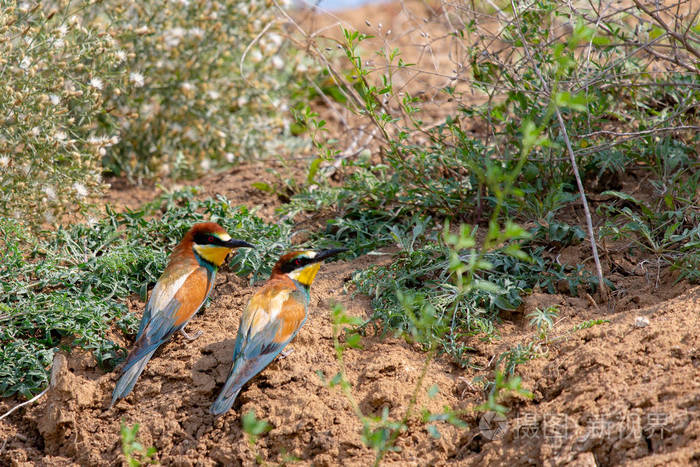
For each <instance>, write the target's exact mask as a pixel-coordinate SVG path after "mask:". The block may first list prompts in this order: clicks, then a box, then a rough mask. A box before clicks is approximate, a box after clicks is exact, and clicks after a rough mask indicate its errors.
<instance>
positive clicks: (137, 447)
mask: <svg viewBox="0 0 700 467" xmlns="http://www.w3.org/2000/svg"><path fill="white" fill-rule="evenodd" d="M120 435H121V441H122V454H124V459H125V460H126V464H127V465H128V466H129V467H140V466H141V465H144V464H156V463H157V462H158V461H157V459H155V455H156V453H157V450H156V448H155V447H153V446H151V447H150V448H145V447H144V446H143V445H142V444H141V442H139V436H138V435H139V424H138V423H134V425H133V426H132V427H131V428H129V427H128V426H127V425H126V424H125V423H124V421H123V420H122V422H121V428H120Z"/></svg>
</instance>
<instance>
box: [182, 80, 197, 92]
mask: <svg viewBox="0 0 700 467" xmlns="http://www.w3.org/2000/svg"><path fill="white" fill-rule="evenodd" d="M195 89H196V88H195V87H194V84H192V83H190V82H189V81H185V82H184V83H182V90H183V91H185V92H194V91H195Z"/></svg>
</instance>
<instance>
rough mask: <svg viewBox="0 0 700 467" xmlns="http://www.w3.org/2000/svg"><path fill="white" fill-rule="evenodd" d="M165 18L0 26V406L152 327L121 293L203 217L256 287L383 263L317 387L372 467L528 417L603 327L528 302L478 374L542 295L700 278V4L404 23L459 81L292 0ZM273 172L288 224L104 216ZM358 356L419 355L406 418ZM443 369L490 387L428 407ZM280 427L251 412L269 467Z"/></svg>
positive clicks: (156, 13)
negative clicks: (329, 257) (363, 391)
mask: <svg viewBox="0 0 700 467" xmlns="http://www.w3.org/2000/svg"><path fill="white" fill-rule="evenodd" d="M166 3H167V5H166V6H163V5H162V3H161V2H155V1H145V2H141V3H134V2H131V3H123V2H118V1H113V0H106V1H101V2H88V1H83V0H78V1H75V2H58V3H57V4H56V6H55V7H54V6H52V7H51V8H48V9H45V8H39V6H31V5H29V4H28V3H25V2H21V3H19V4H15V2H10V3H8V2H5V3H3V4H2V5H1V6H0V8H1V10H0V77H3V78H4V81H3V82H4V83H5V84H3V85H0V90H1V92H0V110H1V111H2V112H3V115H4V117H3V118H4V120H3V121H4V122H5V125H2V126H0V185H1V186H0V263H1V265H0V284H1V285H0V287H1V289H0V290H1V291H2V297H0V397H7V396H13V395H21V396H22V397H30V396H31V395H33V394H36V393H38V392H39V391H40V390H41V389H42V388H44V387H45V386H46V385H47V383H48V374H47V372H48V368H49V366H50V363H51V360H52V357H53V354H54V353H55V352H56V351H57V349H70V348H76V347H79V348H82V349H87V350H89V351H91V352H92V353H93V354H94V356H95V359H96V360H97V362H98V363H99V365H100V366H101V367H102V368H104V369H105V370H109V369H111V368H113V367H114V366H115V365H116V364H118V363H119V362H120V361H121V360H122V359H123V357H124V355H125V349H123V348H121V347H120V346H119V345H117V344H116V343H115V342H114V340H113V333H114V332H121V333H125V334H132V333H134V332H135V330H136V324H137V317H136V316H134V315H133V314H131V313H130V312H129V310H128V309H127V306H126V300H127V298H128V297H130V296H134V295H138V296H139V297H140V298H141V299H142V300H144V299H145V298H146V295H147V291H148V290H149V289H150V288H151V286H152V284H153V283H154V282H155V280H156V279H157V278H158V276H159V274H160V273H161V272H162V270H163V268H164V266H165V261H166V257H167V252H168V251H170V250H171V249H172V247H173V246H174V245H175V243H176V242H177V240H178V239H179V238H180V237H181V236H182V234H183V233H184V232H185V231H186V230H187V228H188V227H189V226H190V225H191V224H192V223H193V222H196V221H200V220H204V219H207V220H213V221H216V222H219V223H221V224H222V225H223V226H224V227H225V228H226V229H227V230H229V231H230V232H231V233H232V234H233V233H235V235H236V236H237V237H238V238H241V239H243V240H247V241H250V242H252V243H255V245H256V248H255V249H244V250H240V251H238V252H237V253H236V254H235V255H234V256H233V257H232V258H230V261H229V265H228V266H229V267H230V268H232V269H233V270H235V271H236V272H237V273H238V274H239V275H241V276H244V277H247V278H249V280H250V283H251V284H252V283H254V282H256V281H258V280H261V279H265V278H266V277H267V275H268V274H269V272H270V268H271V266H272V263H273V262H274V261H275V259H276V258H277V257H278V256H279V255H280V254H281V253H282V252H284V251H286V250H288V249H290V248H291V247H292V245H294V246H297V245H301V246H304V245H313V246H314V247H320V248H323V247H336V246H341V245H342V246H343V247H346V248H348V249H349V252H348V253H347V254H346V256H345V258H346V259H352V258H355V257H358V256H361V255H365V254H372V255H377V256H379V257H381V258H383V259H386V260H385V261H383V262H381V264H370V265H369V266H368V267H366V268H364V269H362V270H357V271H354V272H353V273H352V275H351V276H350V274H348V277H349V279H348V282H347V284H348V289H349V291H350V293H351V294H355V295H366V296H368V297H370V299H371V307H372V310H371V314H370V315H368V316H367V317H366V318H362V319H360V318H357V317H353V316H350V315H349V314H348V313H346V311H345V310H344V309H343V308H342V307H341V306H335V307H334V308H333V309H332V312H331V320H332V339H333V349H334V351H335V357H336V361H337V364H338V372H337V373H336V374H335V375H326V374H319V377H320V378H321V379H322V381H323V382H324V383H325V384H326V385H327V386H328V387H329V388H330V389H332V390H339V391H340V392H341V393H342V394H343V395H344V398H345V399H346V400H347V401H348V403H349V406H350V410H351V411H352V413H353V414H354V415H355V416H356V417H357V420H359V423H360V425H361V427H362V428H361V438H362V442H363V443H364V444H365V446H367V447H369V448H371V449H372V450H373V451H374V453H375V455H376V457H375V464H376V465H378V464H380V463H381V462H382V461H383V460H384V459H385V457H386V456H387V455H390V453H393V452H398V449H399V448H398V445H399V443H398V440H399V439H400V437H401V436H403V434H404V433H406V432H408V431H409V430H414V429H415V425H414V424H412V422H415V421H419V425H420V427H421V428H420V429H421V430H425V431H427V432H428V433H429V434H430V436H432V437H433V438H439V437H440V436H441V427H442V426H444V425H442V424H443V423H448V424H451V425H453V426H457V427H459V428H464V427H465V424H466V422H465V420H466V418H467V417H468V416H470V415H473V414H474V413H475V412H478V411H493V412H499V413H503V414H506V413H508V411H509V410H510V408H511V407H510V405H511V403H512V402H513V401H512V400H511V399H509V398H507V397H504V396H505V395H506V394H510V395H516V396H519V397H520V398H525V399H526V398H529V397H532V394H531V393H530V392H529V391H528V389H527V388H526V387H525V385H524V384H523V380H522V379H521V378H520V376H519V374H518V373H519V370H518V368H519V366H520V365H524V364H526V362H529V361H531V360H533V359H538V358H548V357H549V353H548V352H549V349H550V347H551V348H553V347H555V346H556V345H558V344H559V343H561V342H563V341H565V340H566V339H569V338H575V334H576V333H578V332H581V333H584V332H588V331H585V330H587V329H591V328H594V327H596V326H602V325H608V324H610V323H611V321H610V320H607V319H602V318H595V319H586V320H583V321H581V320H579V319H578V318H576V317H574V318H576V319H574V322H571V321H564V320H565V319H567V320H568V319H570V318H572V312H570V311H568V307H564V306H561V307H559V306H549V307H547V306H540V307H539V308H537V307H535V306H532V307H530V308H528V309H527V311H528V313H525V314H523V315H522V316H523V319H522V320H521V321H522V325H523V327H524V328H528V326H529V329H528V331H527V332H528V336H526V337H525V338H524V339H519V340H518V342H517V344H516V343H508V344H507V345H504V346H499V347H498V351H497V352H495V353H494V354H490V355H489V356H488V362H484V358H485V357H484V355H481V354H479V352H476V351H475V347H476V346H477V344H478V343H479V342H487V343H489V344H493V343H495V342H498V340H499V339H500V337H501V336H500V329H501V325H502V324H503V321H504V320H511V319H512V316H513V314H515V313H520V312H521V311H522V309H523V303H524V302H525V298H526V296H527V295H528V294H532V293H533V292H537V293H547V294H560V295H562V296H569V297H568V298H566V300H576V299H574V298H571V297H583V299H582V300H581V301H587V302H588V303H590V304H591V306H592V307H595V308H596V310H601V309H604V308H605V307H608V309H609V310H610V311H612V310H614V308H615V304H616V301H618V300H620V299H622V298H624V297H625V296H626V295H628V294H629V291H628V290H627V289H626V286H625V283H626V282H627V281H628V279H627V278H628V277H632V276H636V275H639V276H640V277H643V280H645V281H646V282H645V283H646V285H647V286H648V287H649V288H650V289H651V290H654V291H657V290H659V289H660V288H661V287H662V285H664V286H665V285H668V286H669V287H671V285H669V284H672V285H673V284H677V283H679V282H682V281H685V282H687V283H693V284H696V283H699V282H700V272H699V271H700V197H699V196H700V191H699V184H700V170H698V169H699V168H700V158H699V156H698V148H699V147H700V126H698V115H700V108H699V107H698V102H700V74H699V73H698V70H699V69H700V55H699V52H698V50H699V47H700V23H699V22H698V18H699V17H700V15H698V12H699V10H698V8H697V6H693V2H682V1H678V2H675V3H674V2H672V3H674V7H673V8H670V7H662V6H660V4H656V6H652V3H650V2H642V1H637V0H634V1H633V2H631V3H629V4H625V5H621V4H612V3H610V4H609V5H605V8H603V7H602V6H601V5H602V4H601V2H598V3H597V5H598V6H597V7H596V2H591V3H588V4H583V3H582V4H578V3H575V2H574V3H571V2H557V1H554V0H534V1H530V2H520V1H511V2H503V1H493V2H491V1H489V2H461V3H458V4H452V3H449V2H441V3H440V4H439V5H437V4H435V5H433V4H432V3H430V2H428V3H430V4H428V3H425V5H423V7H424V8H425V11H426V12H430V14H427V13H426V17H425V18H421V20H422V24H434V23H439V26H440V28H439V30H440V31H441V34H440V37H431V36H430V35H429V34H428V33H427V32H424V31H423V30H422V29H420V28H422V27H423V26H422V24H419V25H418V26H416V28H418V29H419V30H420V31H421V33H422V35H421V37H422V38H423V39H425V42H424V44H422V45H421V44H419V48H420V47H422V49H421V50H423V52H421V54H420V56H421V57H422V56H423V54H424V53H425V54H432V53H433V52H432V50H433V46H435V47H438V46H441V47H443V48H445V49H447V48H449V51H450V52H449V54H446V57H447V60H448V61H449V67H448V68H450V70H449V71H446V69H445V68H439V67H438V62H439V60H435V61H434V62H433V63H431V66H432V65H434V67H433V68H434V69H433V68H430V69H427V68H426V67H425V64H424V63H423V64H421V63H411V62H410V61H409V59H408V58H406V57H404V55H403V54H404V53H405V51H404V50H401V49H400V48H397V47H395V46H394V44H393V37H392V36H391V33H390V32H389V31H387V29H386V27H383V26H382V25H381V24H373V22H372V21H370V20H369V19H368V20H366V23H365V24H366V29H363V31H364V32H363V31H360V30H355V29H352V28H346V27H342V29H341V30H340V31H338V34H335V35H333V34H332V32H328V31H329V29H322V30H320V31H314V32H313V33H306V32H305V31H304V29H303V27H302V26H301V25H300V24H297V22H296V19H295V18H294V17H292V16H288V15H287V14H286V13H282V10H281V9H280V5H279V4H278V2H270V1H267V0H265V1H262V0H261V1H256V2H252V3H251V2H241V1H238V0H236V1H234V0H221V1H215V2H201V1H194V0H193V1H185V2H181V4H178V5H175V4H174V3H173V2H166ZM603 3H605V2H603ZM693 8H695V9H694V10H693ZM253 18H254V19H253ZM283 22H286V23H287V25H289V26H290V27H289V28H287V29H285V28H283V27H282V26H281V23H283ZM419 23H420V21H419ZM377 44H379V45H377ZM292 45H293V46H292ZM375 48H376V50H374V49H375ZM368 51H369V52H370V53H369V55H368ZM370 56H371V58H368V57H370ZM417 83H422V84H420V85H418V84H417ZM329 116H330V117H329ZM331 117H332V118H331ZM302 149H303V151H302ZM300 154H301V155H300ZM270 156H277V159H278V161H279V162H280V163H281V166H282V167H283V168H282V169H279V170H278V171H277V173H275V174H274V176H273V178H274V179H275V180H276V182H271V181H270V179H269V178H266V179H265V180H263V179H262V177H261V179H260V180H255V181H253V182H250V183H251V184H252V187H253V188H255V189H257V190H259V191H261V192H263V193H265V194H266V196H268V197H269V198H270V199H274V200H275V203H277V204H279V207H278V210H277V217H276V218H275V219H267V220H263V219H261V218H260V217H258V216H257V214H256V212H255V211H254V210H252V209H248V208H246V207H244V206H234V205H233V204H232V203H231V202H229V201H228V200H227V199H225V198H224V197H222V196H217V197H214V198H206V199H202V198H201V197H199V196H198V194H197V190H196V189H187V188H185V189H181V190H175V191H172V192H169V193H167V194H165V195H163V196H161V197H160V198H158V199H156V200H154V201H152V202H150V203H148V204H146V205H145V206H143V207H142V208H140V209H137V210H128V209H127V210H124V212H116V211H115V210H114V209H112V208H111V207H109V206H108V207H106V208H105V209H104V210H103V211H100V212H98V211H97V210H95V209H93V208H94V207H91V204H92V202H93V201H94V200H95V196H98V195H99V194H100V193H101V192H102V190H103V189H104V188H105V185H104V182H103V178H102V177H103V176H104V175H115V174H116V175H120V176H124V177H125V178H127V179H128V180H129V181H131V182H140V181H142V180H144V179H159V178H160V179H167V180H176V179H182V178H187V177H192V176H194V175H197V174H200V173H206V172H209V171H211V170H215V169H217V168H220V167H223V166H225V165H227V164H232V163H235V162H236V161H239V160H243V159H253V158H261V157H270ZM298 158H302V159H304V161H303V162H301V163H299V162H298V161H297V159H298ZM300 165H304V166H303V170H304V173H303V175H302V176H299V174H298V172H295V170H292V168H294V169H298V168H299V166H300ZM270 170H272V169H270ZM245 188H249V187H245ZM66 215H70V216H77V217H82V218H85V219H87V220H86V221H82V220H80V221H76V222H73V223H71V224H70V225H65V224H64V223H62V222H60V221H61V220H62V219H65V218H66ZM71 219H73V217H71ZM309 225H312V226H314V227H313V228H309V227H308V226H309ZM318 225H320V228H318V229H317V228H315V226H318ZM297 234H301V235H299V236H300V237H302V238H303V240H301V241H298V240H297V237H296V235H297ZM610 292H612V295H611V294H610ZM562 303H563V302H562ZM528 307H529V305H528ZM585 318H590V316H586V317H585ZM582 319H583V318H582ZM562 321H564V322H565V323H566V324H565V325H560V324H559V323H560V322H562ZM588 333H589V334H590V332H588ZM367 336H373V337H375V336H394V337H400V338H401V339H404V340H405V341H406V342H408V343H410V344H411V345H412V347H415V348H416V349H422V351H423V352H424V353H425V354H424V356H425V358H424V360H423V366H422V367H421V368H420V370H419V376H418V378H417V379H416V381H415V386H414V390H413V392H412V394H411V397H410V400H408V401H407V404H406V405H405V406H403V407H402V408H401V410H400V411H399V412H400V413H398V414H397V413H392V412H390V411H389V410H388V409H386V408H385V409H384V410H383V411H382V412H381V413H369V412H368V411H367V410H363V409H362V408H361V404H360V402H359V401H358V399H357V395H356V392H357V388H356V386H354V385H353V383H352V382H351V381H350V378H349V377H348V371H347V368H346V366H345V365H346V363H345V357H346V356H347V354H348V352H363V351H364V350H363V348H362V343H363V342H364V339H365V338H366V337H367ZM489 352H490V350H489ZM437 359H444V360H445V361H449V362H451V363H450V364H455V365H457V366H459V367H460V371H464V372H465V374H466V373H468V372H470V371H473V372H479V373H480V374H479V376H476V377H474V378H472V379H471V380H470V381H469V385H472V383H473V386H474V387H477V388H479V389H478V391H479V393H480V394H481V396H482V397H483V401H482V403H481V404H474V405H473V406H470V409H469V410H463V408H459V409H458V408H454V407H446V408H445V409H444V411H442V412H439V413H432V412H431V411H430V410H428V409H427V408H425V407H420V402H419V400H420V399H421V396H422V395H423V394H424V393H426V392H427V395H428V397H429V398H432V397H435V396H436V394H438V393H439V391H440V388H439V387H438V386H431V387H429V388H426V387H425V386H426V384H425V379H426V375H429V373H430V371H431V367H432V365H433V363H434V362H435V361H436V360H437ZM535 363H539V362H535ZM455 368H456V367H455ZM520 368H522V367H520ZM470 388H471V386H470ZM533 392H534V389H533ZM265 419H266V417H265V415H263V416H262V419H258V418H257V417H256V412H254V411H247V412H246V413H245V414H244V415H243V416H242V417H241V423H242V428H243V432H244V433H245V436H246V438H247V439H248V441H249V443H250V445H251V448H252V449H253V451H254V454H255V456H256V461H258V462H260V463H264V462H265V460H266V459H265V457H264V456H263V455H262V454H261V451H259V450H258V442H261V443H262V442H264V440H265V439H266V438H267V436H264V437H262V435H263V434H264V433H267V432H268V431H270V430H271V429H272V426H271V425H270V424H269V423H268V422H266V421H265ZM273 433H274V431H273V432H272V433H271V434H270V435H269V436H272V434H273ZM137 435H138V425H134V426H133V427H132V428H128V427H126V425H124V424H122V428H121V436H122V447H123V454H124V456H125V458H126V461H127V463H128V464H129V465H140V464H141V463H147V462H151V461H152V460H153V455H154V452H153V451H151V450H144V449H143V447H142V446H141V445H140V444H139V443H138V439H137ZM647 442H649V441H648V440H647ZM320 445H322V443H321V444H320ZM650 446H651V445H650ZM650 449H651V448H650ZM1 450H2V449H0V451H1Z"/></svg>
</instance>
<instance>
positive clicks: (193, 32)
mask: <svg viewBox="0 0 700 467" xmlns="http://www.w3.org/2000/svg"><path fill="white" fill-rule="evenodd" d="M189 34H190V36H192V37H194V38H197V39H201V38H203V37H204V30H203V29H202V28H191V29H190V31H189Z"/></svg>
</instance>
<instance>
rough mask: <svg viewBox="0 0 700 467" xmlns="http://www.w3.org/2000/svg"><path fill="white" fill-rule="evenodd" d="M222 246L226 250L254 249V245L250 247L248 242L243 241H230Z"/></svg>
mask: <svg viewBox="0 0 700 467" xmlns="http://www.w3.org/2000/svg"><path fill="white" fill-rule="evenodd" d="M224 245H225V246H226V247H227V248H255V245H251V244H250V243H248V242H244V241H243V240H235V239H231V240H229V241H228V242H226V243H224Z"/></svg>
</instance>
